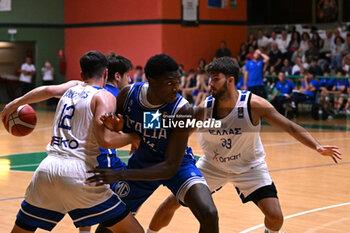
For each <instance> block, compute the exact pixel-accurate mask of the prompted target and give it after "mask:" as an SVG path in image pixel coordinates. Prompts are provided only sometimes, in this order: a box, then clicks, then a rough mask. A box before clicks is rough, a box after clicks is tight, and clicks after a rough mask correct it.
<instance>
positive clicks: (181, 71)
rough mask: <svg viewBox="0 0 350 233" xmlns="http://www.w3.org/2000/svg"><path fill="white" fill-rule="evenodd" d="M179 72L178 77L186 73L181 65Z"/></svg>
mask: <svg viewBox="0 0 350 233" xmlns="http://www.w3.org/2000/svg"><path fill="white" fill-rule="evenodd" d="M179 72H180V76H184V75H186V72H185V69H184V65H183V64H179Z"/></svg>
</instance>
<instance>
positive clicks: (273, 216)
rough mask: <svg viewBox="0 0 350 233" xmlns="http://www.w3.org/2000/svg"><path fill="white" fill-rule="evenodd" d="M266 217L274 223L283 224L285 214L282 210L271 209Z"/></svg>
mask: <svg viewBox="0 0 350 233" xmlns="http://www.w3.org/2000/svg"><path fill="white" fill-rule="evenodd" d="M266 217H267V218H268V219H269V221H270V222H271V223H272V224H274V225H281V226H282V224H283V214H282V213H281V212H280V211H271V212H270V213H268V214H267V215H266Z"/></svg>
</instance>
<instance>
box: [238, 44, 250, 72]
mask: <svg viewBox="0 0 350 233" xmlns="http://www.w3.org/2000/svg"><path fill="white" fill-rule="evenodd" d="M247 54H248V50H247V45H246V44H245V43H242V44H241V47H240V49H239V54H238V56H237V61H238V64H239V66H240V67H242V66H244V65H245V63H246V59H247Z"/></svg>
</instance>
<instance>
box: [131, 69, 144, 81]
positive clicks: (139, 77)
mask: <svg viewBox="0 0 350 233" xmlns="http://www.w3.org/2000/svg"><path fill="white" fill-rule="evenodd" d="M144 80H145V77H144V74H143V72H142V66H136V67H135V74H134V82H135V83H138V82H143V81H144Z"/></svg>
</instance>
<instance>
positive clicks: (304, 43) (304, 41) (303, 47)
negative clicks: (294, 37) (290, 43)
mask: <svg viewBox="0 0 350 233" xmlns="http://www.w3.org/2000/svg"><path fill="white" fill-rule="evenodd" d="M309 40H310V36H309V33H307V32H304V33H303V34H301V41H300V46H299V50H298V56H300V57H302V56H304V54H305V52H306V51H307V50H308V49H309Z"/></svg>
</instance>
